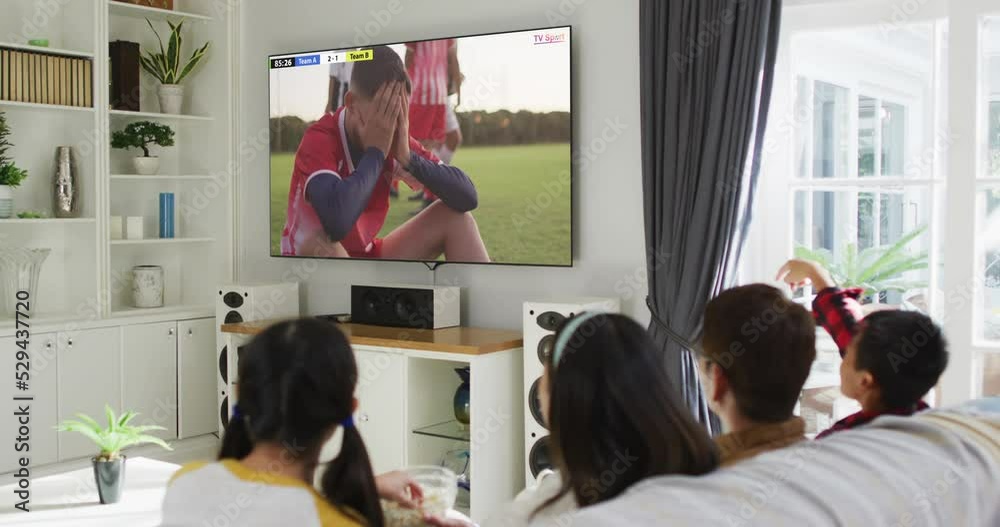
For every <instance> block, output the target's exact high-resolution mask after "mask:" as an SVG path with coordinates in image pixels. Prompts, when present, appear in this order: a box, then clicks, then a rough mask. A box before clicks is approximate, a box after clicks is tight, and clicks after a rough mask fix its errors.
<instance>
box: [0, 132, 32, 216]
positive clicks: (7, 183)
mask: <svg viewBox="0 0 1000 527" xmlns="http://www.w3.org/2000/svg"><path fill="white" fill-rule="evenodd" d="M8 137H10V127H9V126H8V125H7V117H6V116H5V115H4V113H3V112H0V218H3V219H7V218H10V217H11V216H12V215H13V214H14V188H16V187H18V186H20V185H21V182H22V181H24V178H26V177H28V171H27V170H23V169H20V168H18V167H17V165H15V164H14V160H13V159H11V158H9V157H7V150H8V149H9V148H10V147H12V146H14V145H13V144H11V142H10V141H8V140H7V138H8Z"/></svg>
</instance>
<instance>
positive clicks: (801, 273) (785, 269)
mask: <svg viewBox="0 0 1000 527" xmlns="http://www.w3.org/2000/svg"><path fill="white" fill-rule="evenodd" d="M775 278H776V279H777V280H781V281H783V282H785V283H786V284H788V285H790V286H791V287H792V290H793V291H794V290H795V289H799V288H802V287H805V286H806V284H810V283H811V284H812V286H813V289H815V290H816V291H820V290H823V289H826V288H827V287H832V286H833V285H834V283H833V278H831V277H830V273H828V272H827V271H826V269H823V268H822V267H821V266H820V265H819V264H817V263H816V262H812V261H809V260H800V259H792V260H788V261H787V262H785V265H782V266H781V269H778V276H776V277H775Z"/></svg>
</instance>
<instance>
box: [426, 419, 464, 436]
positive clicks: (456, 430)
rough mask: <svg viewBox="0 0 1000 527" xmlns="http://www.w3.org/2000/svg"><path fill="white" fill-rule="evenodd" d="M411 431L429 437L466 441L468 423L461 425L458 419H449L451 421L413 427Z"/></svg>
mask: <svg viewBox="0 0 1000 527" xmlns="http://www.w3.org/2000/svg"><path fill="white" fill-rule="evenodd" d="M413 433H414V434H418V435H425V436H431V437H440V438H441V439H452V440H455V441H468V440H469V425H463V424H462V423H459V422H458V421H455V420H451V421H445V422H443V423H437V424H433V425H429V426H424V427H421V428H415V429H413Z"/></svg>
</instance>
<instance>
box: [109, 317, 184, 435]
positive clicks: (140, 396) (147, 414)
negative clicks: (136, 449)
mask: <svg viewBox="0 0 1000 527" xmlns="http://www.w3.org/2000/svg"><path fill="white" fill-rule="evenodd" d="M121 356H122V384H123V390H122V393H123V395H124V400H123V404H122V407H121V408H120V409H118V408H116V409H115V411H116V412H118V411H119V410H121V411H124V410H132V411H134V412H137V413H138V414H139V415H138V417H136V418H135V420H134V421H132V424H136V425H157V426H162V427H164V428H166V430H157V431H153V432H151V434H152V435H155V436H157V437H160V438H163V439H173V438H176V437H177V323H176V322H160V323H156V324H138V325H134V326H125V327H123V328H122V354H121Z"/></svg>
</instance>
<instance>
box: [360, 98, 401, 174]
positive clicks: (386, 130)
mask: <svg viewBox="0 0 1000 527" xmlns="http://www.w3.org/2000/svg"><path fill="white" fill-rule="evenodd" d="M398 84H399V83H395V82H393V83H386V84H383V85H382V86H381V87H379V89H378V91H377V92H375V97H373V98H372V100H371V102H369V103H368V105H367V107H366V108H365V109H364V111H363V115H362V121H363V123H362V125H361V126H362V128H361V143H362V146H364V147H365V149H366V150H367V149H368V148H372V147H375V148H378V149H379V150H381V151H382V153H383V154H385V155H386V157H388V156H389V155H390V150H389V148H390V146H391V145H392V136H393V134H394V133H395V132H396V125H397V122H398V118H399V104H398V102H397V101H396V99H395V97H393V94H395V93H396V89H397V86H398Z"/></svg>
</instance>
